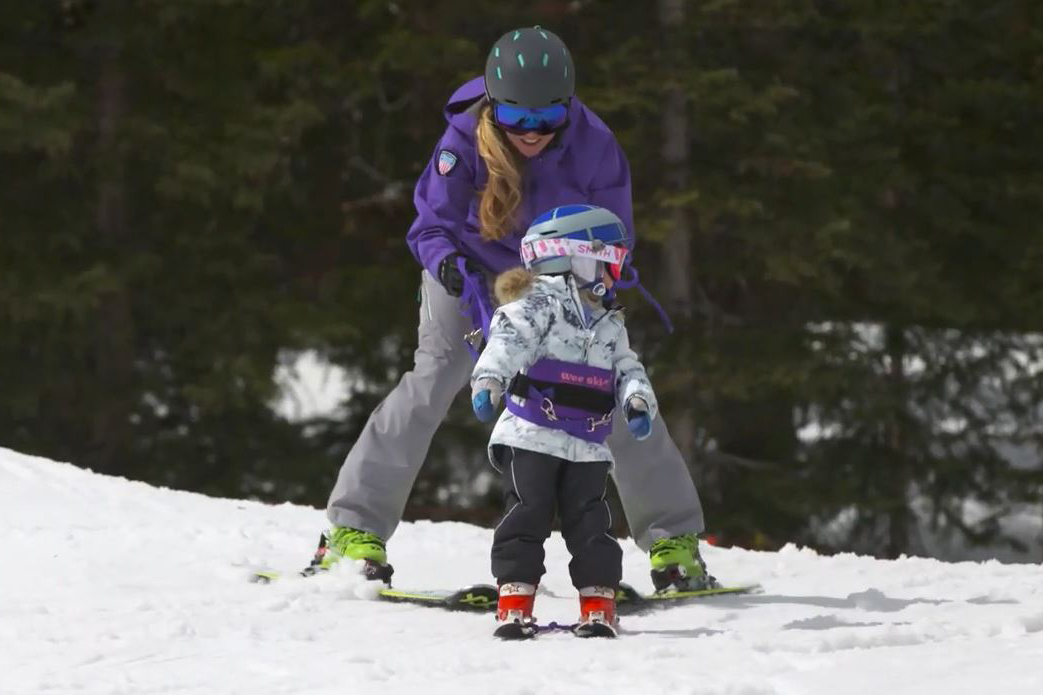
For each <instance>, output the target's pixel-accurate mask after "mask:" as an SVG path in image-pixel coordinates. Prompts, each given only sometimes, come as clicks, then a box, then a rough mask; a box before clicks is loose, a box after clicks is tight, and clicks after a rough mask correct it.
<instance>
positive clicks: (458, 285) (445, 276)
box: [438, 253, 479, 297]
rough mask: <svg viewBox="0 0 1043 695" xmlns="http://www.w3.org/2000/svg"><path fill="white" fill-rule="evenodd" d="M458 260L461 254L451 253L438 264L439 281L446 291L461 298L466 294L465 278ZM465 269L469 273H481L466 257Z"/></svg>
mask: <svg viewBox="0 0 1043 695" xmlns="http://www.w3.org/2000/svg"><path fill="white" fill-rule="evenodd" d="M458 258H460V254H458V253H451V254H449V255H448V256H446V257H445V258H443V259H442V262H441V263H439V264H438V281H439V282H440V283H442V287H444V288H445V291H446V292H448V293H449V294H451V295H452V296H454V297H459V296H460V295H462V294H463V293H464V276H463V273H461V272H460V268H459V266H458V264H457V259H458ZM464 267H465V268H467V272H468V273H477V272H479V271H478V268H476V267H475V266H474V264H473V263H471V261H470V260H468V259H467V258H466V257H464Z"/></svg>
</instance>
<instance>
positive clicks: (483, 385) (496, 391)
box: [471, 377, 503, 422]
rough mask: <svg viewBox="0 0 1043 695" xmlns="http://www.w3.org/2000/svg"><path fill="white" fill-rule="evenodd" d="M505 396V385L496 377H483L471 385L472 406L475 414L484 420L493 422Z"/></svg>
mask: <svg viewBox="0 0 1043 695" xmlns="http://www.w3.org/2000/svg"><path fill="white" fill-rule="evenodd" d="M502 397H503V386H501V385H500V382H498V381H497V380H496V379H490V378H488V377H483V378H481V379H479V380H478V381H476V382H474V386H472V387H471V407H472V408H474V416H475V417H476V418H478V419H479V420H481V421H482V422H492V420H493V418H495V417H496V407H497V406H498V405H500V398H502Z"/></svg>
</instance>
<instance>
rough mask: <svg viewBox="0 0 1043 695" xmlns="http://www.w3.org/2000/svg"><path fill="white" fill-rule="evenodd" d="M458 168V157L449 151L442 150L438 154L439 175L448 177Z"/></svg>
mask: <svg viewBox="0 0 1043 695" xmlns="http://www.w3.org/2000/svg"><path fill="white" fill-rule="evenodd" d="M455 166H456V155H455V154H453V153H452V152H450V151H449V150H442V151H441V152H439V153H438V173H439V174H441V175H442V176H445V175H447V174H448V173H449V172H450V171H452V170H453V167H455Z"/></svg>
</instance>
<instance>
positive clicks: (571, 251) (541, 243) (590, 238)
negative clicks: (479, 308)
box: [521, 205, 628, 284]
mask: <svg viewBox="0 0 1043 695" xmlns="http://www.w3.org/2000/svg"><path fill="white" fill-rule="evenodd" d="M626 242H627V228H626V225H624V224H623V221H622V220H620V219H619V217H618V216H617V215H616V214H615V213H613V212H612V211H611V210H606V209H605V208H600V207H598V206H596V205H561V206H559V207H556V208H554V209H552V210H548V211H547V212H545V213H543V214H542V215H540V216H539V217H537V218H536V219H534V220H533V221H532V224H531V225H530V226H529V229H528V231H526V232H525V236H524V237H523V238H522V240H521V259H522V262H523V263H524V264H525V267H526V268H528V269H529V270H530V271H531V272H533V273H538V274H542V275H555V274H560V273H572V274H573V275H574V276H575V277H576V279H577V280H580V281H581V282H583V283H586V284H589V283H594V282H597V281H598V280H599V279H600V277H601V269H602V268H605V269H607V270H608V271H609V274H610V275H611V276H612V278H613V279H614V280H618V279H619V275H620V272H621V269H622V266H623V262H624V260H626V256H627V253H628V249H627V246H626Z"/></svg>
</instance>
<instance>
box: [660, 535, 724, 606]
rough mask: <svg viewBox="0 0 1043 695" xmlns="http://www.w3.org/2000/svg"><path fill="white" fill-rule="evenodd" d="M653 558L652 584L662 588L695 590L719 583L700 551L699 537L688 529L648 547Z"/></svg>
mask: <svg viewBox="0 0 1043 695" xmlns="http://www.w3.org/2000/svg"><path fill="white" fill-rule="evenodd" d="M648 555H649V559H650V560H651V562H652V585H653V586H654V587H655V590H656V591H657V592H661V591H695V590H699V589H711V588H713V587H715V586H717V580H716V579H714V578H713V577H712V576H710V574H709V573H708V572H707V571H706V563H705V562H703V558H702V556H701V555H699V537H698V536H696V535H695V534H694V533H686V534H683V535H680V536H671V537H670V538H660V539H659V540H657V541H655V542H654V543H652V547H651V549H649V551H648Z"/></svg>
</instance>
